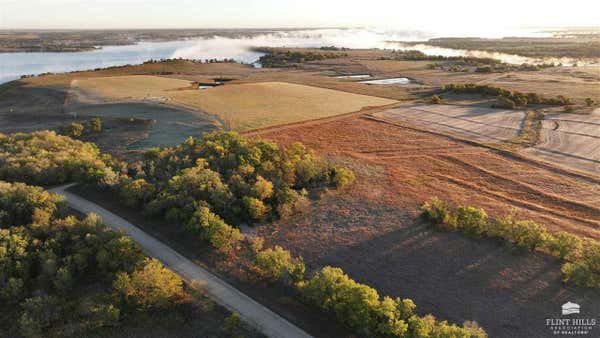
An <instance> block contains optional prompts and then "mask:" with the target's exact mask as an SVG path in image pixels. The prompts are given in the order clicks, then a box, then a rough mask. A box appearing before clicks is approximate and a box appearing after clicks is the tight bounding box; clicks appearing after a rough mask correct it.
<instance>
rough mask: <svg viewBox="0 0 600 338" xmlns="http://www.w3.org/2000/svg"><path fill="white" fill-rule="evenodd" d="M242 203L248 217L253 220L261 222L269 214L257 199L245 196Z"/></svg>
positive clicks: (267, 209) (266, 208)
mask: <svg viewBox="0 0 600 338" xmlns="http://www.w3.org/2000/svg"><path fill="white" fill-rule="evenodd" d="M243 202H244V206H245V207H246V210H247V211H248V215H249V216H250V218H251V219H253V220H256V221H260V220H263V219H264V218H265V217H266V216H267V214H268V213H269V208H268V207H267V206H266V205H265V204H264V203H263V202H262V201H261V200H259V199H256V198H254V197H249V196H245V197H244V198H243Z"/></svg>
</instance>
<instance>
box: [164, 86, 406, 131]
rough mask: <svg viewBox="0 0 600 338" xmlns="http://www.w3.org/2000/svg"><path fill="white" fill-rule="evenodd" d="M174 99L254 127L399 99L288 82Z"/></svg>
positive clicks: (232, 125) (174, 94)
mask: <svg viewBox="0 0 600 338" xmlns="http://www.w3.org/2000/svg"><path fill="white" fill-rule="evenodd" d="M168 95H169V97H170V99H171V100H172V102H174V103H176V104H182V105H185V106H187V107H192V108H195V109H198V110H201V111H204V112H207V113H209V114H214V115H217V116H219V117H220V118H221V119H222V120H223V121H224V122H225V123H227V124H228V125H229V126H230V128H231V129H235V130H242V131H243V130H250V129H255V128H261V127H267V126H274V125H278V124H285V123H291V122H299V121H303V120H310V119H316V118H322V117H328V116H333V115H339V114H344V113H351V112H354V111H358V110H361V109H362V108H363V107H367V106H383V105H389V104H393V103H395V102H396V101H394V100H389V99H383V98H379V97H373V96H367V95H359V94H351V93H346V92H342V91H337V90H331V89H324V88H317V87H312V86H305V85H298V84H292V83H284V82H262V83H246V84H230V85H225V86H220V87H216V88H213V89H208V90H203V91H189V90H187V91H173V92H169V94H168Z"/></svg>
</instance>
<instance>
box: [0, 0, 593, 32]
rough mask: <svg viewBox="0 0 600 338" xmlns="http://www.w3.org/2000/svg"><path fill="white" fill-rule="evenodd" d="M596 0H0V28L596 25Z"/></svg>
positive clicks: (485, 29) (473, 29)
mask: <svg viewBox="0 0 600 338" xmlns="http://www.w3.org/2000/svg"><path fill="white" fill-rule="evenodd" d="M599 13H600V1H598V0H569V1H556V0H498V1H490V0H480V1H477V0H474V1H467V0H443V1H432V0H416V1H415V0H410V1H403V0H359V1H357V0H294V1H284V0H224V1H218V0H211V1H206V0H166V1H164V0H163V1H158V0H0V29H61V28H64V29H108V28H259V27H263V28H266V27H341V26H344V27H347V26H351V27H357V26H363V27H364V26H368V27H381V28H389V29H414V30H429V31H437V32H439V31H448V32H452V33H457V32H460V33H463V34H468V35H477V34H478V33H480V32H484V33H485V32H492V31H495V30H499V29H509V28H518V27H523V26H527V27H532V26H535V27H539V26H544V27H548V26H554V27H557V26H596V27H598V26H600V14H599Z"/></svg>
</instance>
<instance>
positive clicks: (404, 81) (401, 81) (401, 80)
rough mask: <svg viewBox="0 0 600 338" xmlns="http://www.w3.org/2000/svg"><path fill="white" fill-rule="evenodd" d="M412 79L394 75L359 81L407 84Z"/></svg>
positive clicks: (381, 83) (380, 83)
mask: <svg viewBox="0 0 600 338" xmlns="http://www.w3.org/2000/svg"><path fill="white" fill-rule="evenodd" d="M412 82H413V80H411V79H409V78H406V77H395V78H391V79H379V80H368V81H360V83H366V84H379V85H390V84H409V83H412Z"/></svg>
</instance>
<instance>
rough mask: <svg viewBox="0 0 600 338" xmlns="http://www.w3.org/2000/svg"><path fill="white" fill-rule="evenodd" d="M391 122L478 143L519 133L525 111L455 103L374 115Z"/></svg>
mask: <svg viewBox="0 0 600 338" xmlns="http://www.w3.org/2000/svg"><path fill="white" fill-rule="evenodd" d="M373 116H375V117H376V118H379V119H383V120H386V121H389V122H393V123H408V124H412V125H418V126H422V127H426V128H430V129H433V130H437V131H440V132H444V133H451V134H457V135H459V136H461V137H464V138H467V139H470V140H473V141H478V142H501V141H507V140H510V139H513V138H515V137H517V136H518V135H519V130H520V129H521V124H522V122H523V119H524V118H525V116H526V112H525V111H520V110H502V109H492V108H482V107H469V106H454V105H424V104H419V105H410V106H401V107H396V108H392V109H389V110H385V111H382V112H378V113H375V114H373Z"/></svg>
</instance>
